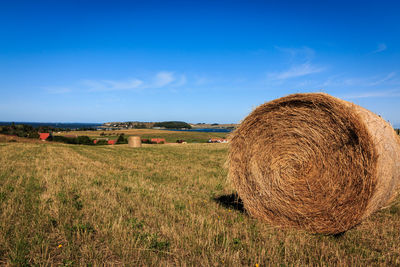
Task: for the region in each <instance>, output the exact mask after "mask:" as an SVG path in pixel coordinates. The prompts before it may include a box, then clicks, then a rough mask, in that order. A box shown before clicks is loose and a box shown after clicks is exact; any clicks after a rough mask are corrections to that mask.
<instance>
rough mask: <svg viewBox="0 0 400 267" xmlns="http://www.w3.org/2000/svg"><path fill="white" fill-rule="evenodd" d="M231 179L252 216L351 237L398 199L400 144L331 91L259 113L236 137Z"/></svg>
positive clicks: (379, 122)
mask: <svg viewBox="0 0 400 267" xmlns="http://www.w3.org/2000/svg"><path fill="white" fill-rule="evenodd" d="M230 139H231V142H230V149H229V160H228V162H229V178H230V180H231V181H232V183H233V185H234V187H235V188H236V190H237V192H238V194H239V196H240V198H241V199H242V201H243V204H244V207H245V209H246V210H247V211H248V213H249V214H250V215H251V216H254V217H256V218H260V219H262V220H264V221H266V222H268V223H271V224H273V225H276V226H278V227H294V228H298V229H303V230H307V231H309V232H313V233H324V234H335V233H341V232H344V231H346V230H348V229H350V228H352V227H354V226H355V225H357V224H359V223H360V222H361V221H362V220H363V219H365V218H366V217H368V216H369V215H370V214H371V213H373V212H374V211H376V210H378V209H381V208H384V207H385V206H387V205H388V204H389V203H390V201H391V200H393V198H394V197H395V196H396V193H397V192H398V190H399V185H400V141H399V138H398V136H397V135H396V133H395V131H394V130H393V128H392V127H391V126H390V125H389V124H388V123H387V122H386V121H384V120H383V119H382V118H380V117H379V116H377V115H376V114H374V113H372V112H370V111H368V110H366V109H364V108H362V107H360V106H357V105H355V104H353V103H350V102H347V101H344V100H340V99H338V98H335V97H332V96H330V95H328V94H324V93H309V94H294V95H289V96H286V97H283V98H279V99H276V100H273V101H271V102H268V103H265V104H263V105H261V106H259V107H258V108H256V109H255V110H254V111H253V112H252V113H251V114H250V115H249V116H247V117H246V118H245V119H244V120H243V122H242V123H241V124H240V126H239V127H238V129H237V130H236V131H235V132H234V133H233V134H232V135H231V137H230Z"/></svg>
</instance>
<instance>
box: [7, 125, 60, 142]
mask: <svg viewBox="0 0 400 267" xmlns="http://www.w3.org/2000/svg"><path fill="white" fill-rule="evenodd" d="M53 130H54V129H53V128H52V127H47V126H40V127H39V128H34V127H33V126H31V125H26V124H18V125H15V124H14V123H13V124H11V125H4V126H0V133H1V134H6V135H16V136H18V137H27V138H39V132H42V133H48V132H50V131H53Z"/></svg>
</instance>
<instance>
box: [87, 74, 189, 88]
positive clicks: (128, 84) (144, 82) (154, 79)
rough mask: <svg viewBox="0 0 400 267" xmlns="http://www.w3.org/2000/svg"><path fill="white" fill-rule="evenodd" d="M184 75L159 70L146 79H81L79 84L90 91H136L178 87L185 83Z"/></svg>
mask: <svg viewBox="0 0 400 267" xmlns="http://www.w3.org/2000/svg"><path fill="white" fill-rule="evenodd" d="M186 81H187V79H186V76H185V75H180V76H179V77H178V78H177V77H176V75H175V74H174V73H173V72H168V71H160V72H157V73H156V74H154V75H153V76H150V77H147V79H138V78H132V79H126V80H83V81H81V82H80V84H81V86H83V87H85V88H86V89H87V90H88V91H91V92H101V91H124V90H125V91H129V90H131V91H137V90H143V89H158V88H164V87H170V86H175V87H179V86H182V85H184V84H186Z"/></svg>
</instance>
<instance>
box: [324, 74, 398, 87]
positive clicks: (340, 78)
mask: <svg viewBox="0 0 400 267" xmlns="http://www.w3.org/2000/svg"><path fill="white" fill-rule="evenodd" d="M396 77H397V73H396V72H395V71H392V72H390V73H388V74H385V75H376V76H373V77H344V75H343V74H342V75H334V76H331V77H329V78H328V79H327V80H326V81H325V82H323V83H322V86H324V87H327V86H364V87H374V86H383V85H385V86H388V85H390V86H393V85H398V81H397V80H396Z"/></svg>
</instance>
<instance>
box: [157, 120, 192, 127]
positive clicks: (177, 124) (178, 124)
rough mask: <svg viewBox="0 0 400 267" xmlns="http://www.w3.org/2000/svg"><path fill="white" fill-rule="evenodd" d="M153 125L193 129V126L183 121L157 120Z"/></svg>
mask: <svg viewBox="0 0 400 267" xmlns="http://www.w3.org/2000/svg"><path fill="white" fill-rule="evenodd" d="M153 127H161V128H166V129H192V126H190V125H189V124H188V123H186V122H183V121H164V122H156V123H154V126H153Z"/></svg>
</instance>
